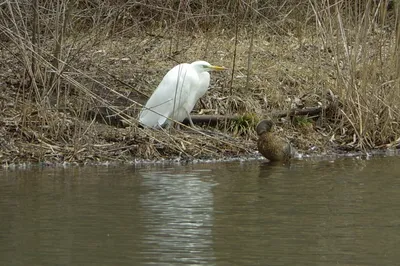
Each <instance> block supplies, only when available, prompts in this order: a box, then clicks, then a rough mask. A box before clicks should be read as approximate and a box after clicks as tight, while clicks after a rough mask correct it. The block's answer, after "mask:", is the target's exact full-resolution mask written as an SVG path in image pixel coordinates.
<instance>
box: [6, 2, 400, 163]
mask: <svg viewBox="0 0 400 266" xmlns="http://www.w3.org/2000/svg"><path fill="white" fill-rule="evenodd" d="M399 10H400V4H399V3H398V2H397V1H389V0H382V1H377V0H357V1H346V0H337V1H334V0H318V1H317V0H302V1H295V0H288V1H278V0H275V1H265V2H260V1H258V2H257V1H244V0H241V1H240V0H235V1H233V0H232V1H222V0H217V1H207V0H204V1H178V0H169V1H156V0H147V1H129V0H126V1H117V2H114V1H98V2H90V1H78V0H70V1H68V0H59V1H40V0H34V1H3V3H2V4H1V6H0V32H1V33H0V38H1V39H2V40H3V42H1V44H0V48H1V57H2V59H1V60H2V61H3V62H7V63H6V64H2V65H1V66H0V71H1V73H3V74H2V75H0V78H1V82H2V83H1V84H5V85H4V87H5V88H4V91H5V92H6V93H5V95H4V97H3V98H2V99H1V100H2V105H1V108H2V110H5V111H4V114H6V115H5V116H4V117H3V118H2V121H1V123H2V125H5V129H6V130H5V132H4V134H7V135H8V137H9V138H10V139H12V138H15V141H14V142H15V143H16V144H15V145H14V146H10V145H8V146H7V147H8V148H7V149H8V150H9V154H13V155H14V156H16V157H15V158H20V159H21V160H27V158H26V156H25V157H23V158H22V157H21V155H16V154H21V152H20V150H21V149H22V147H23V149H24V151H25V154H30V158H31V159H32V160H34V161H43V160H52V159H51V158H53V159H54V158H58V159H59V160H69V161H85V160H93V161H96V160H104V159H107V160H108V159H110V160H112V159H115V160H122V161H124V160H125V161H127V160H132V158H163V157H170V156H187V157H191V158H193V157H201V156H203V157H204V156H205V157H207V154H208V155H209V156H210V157H218V154H219V155H221V154H222V155H223V156H227V155H238V154H248V153H251V150H252V149H253V148H254V145H253V142H252V141H253V140H254V136H255V135H254V131H253V129H252V127H253V124H254V123H255V122H256V120H257V117H258V118H261V117H264V116H270V115H271V112H273V111H277V110H289V109H290V108H293V107H297V108H303V107H310V106H316V105H318V104H322V105H324V104H325V103H326V101H327V97H326V93H327V92H328V91H330V92H332V93H333V94H334V95H335V97H337V100H338V102H339V104H338V105H337V109H335V110H334V112H333V115H329V116H328V115H327V114H325V115H320V116H318V117H308V118H307V117H306V118H304V119H305V120H304V121H306V123H297V124H295V125H291V124H290V123H283V124H282V127H284V128H285V129H286V131H285V134H286V136H289V137H291V138H293V139H294V140H295V142H297V144H298V146H301V147H302V148H303V149H304V150H305V151H306V150H307V149H308V148H309V147H311V146H313V145H315V144H317V146H320V149H317V150H318V151H322V150H326V149H328V148H329V147H328V145H330V144H329V143H334V144H335V145H338V146H345V147H348V148H349V149H361V150H367V149H371V148H378V147H390V146H397V145H399V142H400V137H399V136H400V126H399V122H398V121H400V110H399V104H398V103H399V102H400V101H399V100H400V90H399V84H400V81H399V73H400V59H399V58H400V54H399V43H400V29H399V23H400V22H399V18H400V16H399V15H400V11H399ZM196 59H205V60H208V61H210V62H214V63H218V64H222V65H225V66H227V67H230V68H231V72H230V73H228V74H225V75H223V74H222V75H219V76H214V77H213V81H212V88H211V90H210V91H209V92H208V93H207V95H206V96H205V97H204V98H203V99H202V101H201V102H200V103H199V104H198V106H197V109H198V110H199V109H201V110H202V111H201V112H202V113H208V114H222V115H232V114H237V115H239V116H240V117H241V119H239V120H238V121H236V122H235V123H233V124H225V125H220V126H219V129H221V130H222V131H225V134H227V133H229V134H234V136H235V137H234V138H226V139H223V138H221V137H218V136H207V135H204V134H201V133H200V132H198V133H197V134H195V135H193V134H188V133H187V132H186V133H185V132H173V133H171V132H164V131H161V132H152V131H149V130H142V129H139V128H136V123H137V122H136V114H137V109H138V108H140V104H141V103H144V102H145V100H146V96H148V95H150V94H151V92H152V90H153V89H154V88H155V86H157V84H158V82H159V81H160V80H161V78H162V76H163V75H164V73H165V72H166V71H167V69H169V68H171V67H172V66H173V65H175V64H176V63H178V62H179V63H180V62H190V61H194V60H196ZM102 108H106V109H107V110H109V111H111V112H112V116H117V117H119V119H120V120H123V121H124V124H125V125H130V126H131V128H130V129H129V128H128V129H126V128H114V127H112V126H108V125H99V124H98V123H97V120H96V119H97V118H95V117H93V116H91V115H90V114H91V113H92V112H97V111H98V110H102ZM7 110H8V111H7ZM286 121H289V120H286ZM302 121H303V120H302ZM10 123H11V124H10ZM301 125H307V128H311V131H310V130H309V129H307V131H306V133H304V129H303V128H301V127H302V126H301ZM310 125H311V126H310ZM110 132H112V133H110ZM232 132H233V133H232ZM310 132H311V133H310ZM110 134H111V135H112V136H111V137H110ZM238 138H240V139H242V140H245V141H241V140H239V139H238ZM210 143H212V145H211V146H210ZM239 143H240V144H239ZM2 145H3V144H2ZM16 150H18V151H19V152H18V153H16V152H14V151H16ZM314 150H315V149H314ZM224 151H225V152H224ZM18 156H19V157H18ZM28 157H29V156H28ZM10 158H12V156H11V155H10V156H9V157H7V158H6V157H5V159H4V160H6V161H9V160H10Z"/></svg>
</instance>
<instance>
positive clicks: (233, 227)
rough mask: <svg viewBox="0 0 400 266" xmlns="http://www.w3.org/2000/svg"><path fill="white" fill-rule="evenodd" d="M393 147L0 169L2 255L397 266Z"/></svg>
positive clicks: (72, 261) (7, 260)
mask: <svg viewBox="0 0 400 266" xmlns="http://www.w3.org/2000/svg"><path fill="white" fill-rule="evenodd" d="M399 176H400V157H386V158H385V157H376V158H371V159H370V160H360V159H355V158H347V159H337V160H334V161H327V160H325V161H324V160H321V161H311V160H305V161H300V160H298V161H296V160H295V161H293V162H292V163H291V164H285V165H283V164H268V163H265V162H264V161H257V162H248V163H240V162H232V163H218V164H195V165H186V166H177V165H176V166H174V167H171V166H160V167H109V168H107V167H93V168H91V167H83V168H67V169H36V170H35V169H33V170H30V171H0V217H1V223H0V265H13V266H14V265H18V266H19V265H84V266H85V265H223V266H225V265H397V264H398V261H400V254H399V253H398V244H399V243H400V233H399V232H400V218H399V217H400V193H399V191H400V178H399Z"/></svg>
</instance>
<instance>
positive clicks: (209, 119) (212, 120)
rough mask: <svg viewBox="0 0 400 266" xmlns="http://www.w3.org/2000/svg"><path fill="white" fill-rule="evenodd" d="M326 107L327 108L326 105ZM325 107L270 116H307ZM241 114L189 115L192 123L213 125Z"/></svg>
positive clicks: (313, 114)
mask: <svg viewBox="0 0 400 266" xmlns="http://www.w3.org/2000/svg"><path fill="white" fill-rule="evenodd" d="M326 108H329V106H328V107H326ZM324 109H325V108H324V107H322V106H317V107H309V108H303V109H296V108H294V109H291V110H288V111H276V112H272V113H271V115H270V117H272V118H282V117H293V116H303V115H308V116H315V115H320V114H321V112H322V111H323V110H324ZM241 117H242V116H241V115H191V118H192V121H193V124H196V125H199V124H202V125H204V124H206V125H209V126H215V125H217V124H218V123H222V122H231V121H234V120H237V119H239V118H241ZM182 123H183V124H185V125H189V124H190V123H189V119H188V118H185V120H183V122H182Z"/></svg>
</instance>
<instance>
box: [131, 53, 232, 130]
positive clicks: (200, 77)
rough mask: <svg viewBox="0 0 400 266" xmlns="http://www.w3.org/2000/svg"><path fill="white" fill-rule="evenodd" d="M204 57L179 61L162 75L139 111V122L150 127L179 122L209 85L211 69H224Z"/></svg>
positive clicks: (188, 114)
mask: <svg viewBox="0 0 400 266" xmlns="http://www.w3.org/2000/svg"><path fill="white" fill-rule="evenodd" d="M224 69H225V68H223V67H219V66H212V65H210V64H209V63H208V62H205V61H195V62H193V63H191V64H187V63H184V64H179V65H177V66H175V67H173V68H172V69H171V70H170V71H168V73H167V74H166V75H165V76H164V78H163V79H162V81H161V82H160V84H159V85H158V87H157V88H156V90H155V91H154V92H153V94H152V95H151V97H150V99H149V100H148V101H147V103H146V105H145V106H144V107H143V109H142V110H141V112H140V114H139V122H140V123H141V124H142V125H144V126H146V127H152V128H158V127H162V126H164V125H169V124H170V123H171V122H172V121H171V120H168V118H170V119H172V120H176V121H179V122H182V121H183V120H184V119H185V118H186V117H189V120H190V123H191V125H192V126H193V122H192V120H191V118H190V112H191V111H192V110H193V108H194V106H195V105H196V102H197V101H198V100H199V99H200V98H201V97H202V96H203V95H204V94H205V93H206V92H207V90H208V88H209V86H210V74H209V73H208V71H211V70H224Z"/></svg>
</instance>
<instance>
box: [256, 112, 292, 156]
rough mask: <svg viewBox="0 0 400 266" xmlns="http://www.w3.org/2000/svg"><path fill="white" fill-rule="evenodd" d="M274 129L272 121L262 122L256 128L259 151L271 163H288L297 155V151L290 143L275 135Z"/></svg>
mask: <svg viewBox="0 0 400 266" xmlns="http://www.w3.org/2000/svg"><path fill="white" fill-rule="evenodd" d="M273 127H274V123H273V122H272V121H271V120H262V121H261V122H260V123H258V125H257V126H256V132H257V134H258V141H257V147H258V151H259V152H260V153H261V154H262V155H263V156H264V157H265V158H267V159H268V160H270V161H288V160H290V158H292V157H293V155H294V154H295V149H294V148H293V146H292V145H291V144H290V142H288V141H286V140H284V139H282V138H281V137H279V136H277V135H275V134H274V133H273V132H272V128H273Z"/></svg>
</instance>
